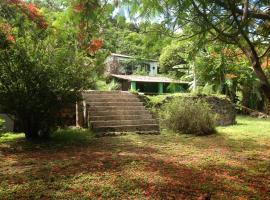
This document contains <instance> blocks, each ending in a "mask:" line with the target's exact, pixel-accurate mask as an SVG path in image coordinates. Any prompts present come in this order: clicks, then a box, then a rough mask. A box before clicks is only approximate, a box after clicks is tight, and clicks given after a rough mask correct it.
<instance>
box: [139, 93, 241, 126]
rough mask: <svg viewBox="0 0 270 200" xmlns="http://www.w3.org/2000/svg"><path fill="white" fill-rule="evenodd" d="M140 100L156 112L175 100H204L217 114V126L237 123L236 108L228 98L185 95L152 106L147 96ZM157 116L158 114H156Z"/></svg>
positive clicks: (169, 97) (170, 97)
mask: <svg viewBox="0 0 270 200" xmlns="http://www.w3.org/2000/svg"><path fill="white" fill-rule="evenodd" d="M140 98H141V99H142V100H143V101H144V102H145V103H146V105H148V106H149V105H150V106H149V108H150V110H151V109H154V110H157V111H158V110H159V109H160V108H161V106H162V105H163V104H164V103H166V102H169V101H171V100H172V99H175V98H191V99H194V100H196V99H202V100H205V101H206V102H208V103H209V105H210V106H211V108H212V110H213V112H214V113H216V114H217V116H218V117H217V125H219V126H227V125H233V124H235V123H236V109H235V106H234V105H233V104H232V103H231V102H230V100H228V99H226V98H220V97H216V96H205V95H201V96H192V95H183V96H167V97H166V98H165V99H164V100H163V101H162V102H159V103H158V104H156V105H151V103H149V102H150V100H149V98H148V97H147V96H144V95H142V96H141V95H140ZM154 114H155V115H157V114H156V113H154Z"/></svg>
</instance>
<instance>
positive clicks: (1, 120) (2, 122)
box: [0, 118, 5, 131]
mask: <svg viewBox="0 0 270 200" xmlns="http://www.w3.org/2000/svg"><path fill="white" fill-rule="evenodd" d="M4 123H5V120H3V119H2V118H0V131H1V130H2V129H3V126H4Z"/></svg>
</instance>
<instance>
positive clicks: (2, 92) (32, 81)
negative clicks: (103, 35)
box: [0, 0, 103, 139]
mask: <svg viewBox="0 0 270 200" xmlns="http://www.w3.org/2000/svg"><path fill="white" fill-rule="evenodd" d="M75 8H76V7H75ZM66 11H67V12H69V11H72V15H74V16H75V17H74V21H71V22H63V23H61V27H57V26H56V25H53V23H52V21H50V20H47V18H46V17H45V16H44V14H43V13H42V10H40V9H39V8H38V7H37V6H35V5H34V4H31V3H27V2H26V1H23V0H4V1H1V3H0V27H1V28H0V97H1V98H0V105H1V106H2V107H3V109H4V111H5V112H8V113H9V114H12V115H13V116H15V120H16V121H17V125H18V127H19V131H23V132H25V134H26V136H27V138H29V139H35V138H40V137H45V136H49V133H50V132H51V130H52V129H53V128H54V127H55V125H56V117H55V116H56V114H57V113H58V112H59V110H61V109H62V108H64V107H66V106H67V105H69V104H73V103H75V101H76V100H78V99H79V97H80V91H81V90H82V89H86V88H89V87H91V85H93V79H91V74H96V67H95V64H96V61H95V55H96V54H98V51H99V49H100V48H101V47H102V43H103V42H102V40H100V39H92V38H93V37H94V35H87V34H86V33H87V32H86V30H87V31H90V28H89V29H86V28H83V30H82V31H80V28H79V25H78V26H77V24H78V22H80V21H81V19H84V17H83V16H82V15H80V14H79V13H77V12H75V11H76V10H75V11H74V7H73V4H71V6H70V7H68V8H66ZM48 19H49V18H48ZM76 20H77V21H76ZM88 26H89V25H88ZM91 30H92V32H93V33H94V32H96V31H95V30H94V28H92V29H91ZM79 33H85V34H83V36H84V37H85V39H84V40H83V41H79V40H78V37H77V36H78V34H79ZM86 36H87V37H88V38H86ZM87 40H88V42H87Z"/></svg>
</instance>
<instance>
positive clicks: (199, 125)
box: [160, 98, 216, 135]
mask: <svg viewBox="0 0 270 200" xmlns="http://www.w3.org/2000/svg"><path fill="white" fill-rule="evenodd" d="M160 120H161V124H162V126H163V127H165V128H167V129H170V130H173V131H175V132H182V133H185V134H196V135H207V134H211V133H214V132H215V126H216V125H215V124H216V121H215V115H214V114H213V112H212V111H211V108H210V106H209V105H208V104H207V103H206V102H204V101H202V100H193V99H187V98H176V99H174V100H172V101H170V102H168V103H166V104H165V105H164V106H163V108H162V111H161V112H160Z"/></svg>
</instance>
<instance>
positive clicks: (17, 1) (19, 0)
mask: <svg viewBox="0 0 270 200" xmlns="http://www.w3.org/2000/svg"><path fill="white" fill-rule="evenodd" d="M8 3H10V4H15V5H18V4H21V3H23V2H22V0H8Z"/></svg>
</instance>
